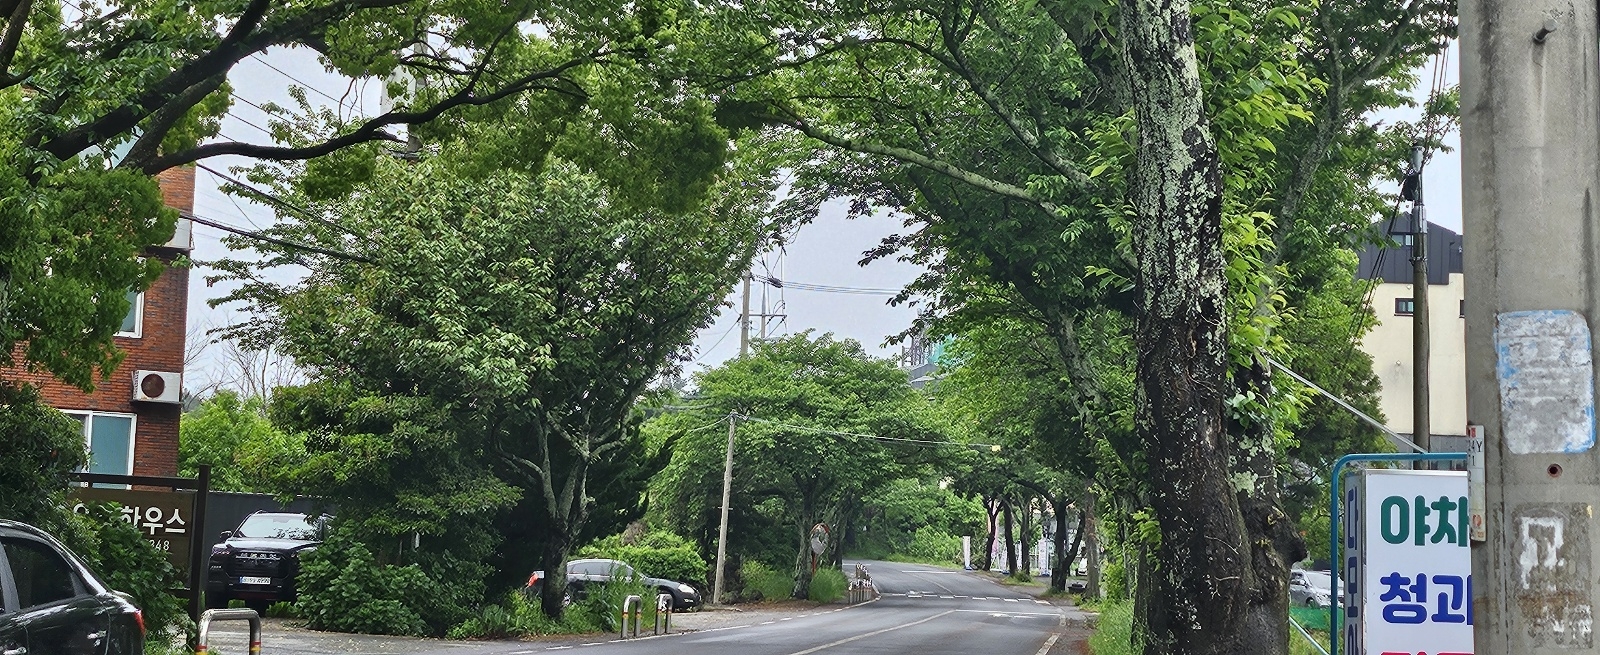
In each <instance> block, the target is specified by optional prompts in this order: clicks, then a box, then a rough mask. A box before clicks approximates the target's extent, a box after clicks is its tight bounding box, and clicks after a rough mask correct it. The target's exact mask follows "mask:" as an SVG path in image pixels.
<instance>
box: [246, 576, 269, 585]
mask: <svg viewBox="0 0 1600 655" xmlns="http://www.w3.org/2000/svg"><path fill="white" fill-rule="evenodd" d="M239 584H272V578H255V577H250V576H244V577H241V578H239Z"/></svg>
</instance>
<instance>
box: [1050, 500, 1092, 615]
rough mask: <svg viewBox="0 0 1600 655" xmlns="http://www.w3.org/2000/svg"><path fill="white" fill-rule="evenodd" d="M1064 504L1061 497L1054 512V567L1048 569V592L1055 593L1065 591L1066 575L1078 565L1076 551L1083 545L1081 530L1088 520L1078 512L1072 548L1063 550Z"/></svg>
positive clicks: (1064, 538) (1065, 529) (1064, 537)
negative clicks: (1076, 528)
mask: <svg viewBox="0 0 1600 655" xmlns="http://www.w3.org/2000/svg"><path fill="white" fill-rule="evenodd" d="M1066 504H1067V503H1066V497H1065V496H1063V497H1062V499H1061V503H1060V504H1059V505H1057V507H1058V509H1057V510H1056V565H1055V568H1052V569H1050V590H1051V591H1054V592H1056V593H1061V592H1063V591H1066V590H1067V575H1068V574H1070V573H1072V567H1074V566H1076V565H1077V563H1078V549H1079V548H1080V547H1082V545H1083V528H1084V526H1085V525H1086V524H1087V522H1088V521H1087V519H1088V518H1089V515H1088V514H1085V513H1083V512H1081V511H1080V512H1078V530H1077V532H1074V533H1073V534H1072V547H1071V548H1063V547H1062V546H1065V545H1066V532H1067V513H1066V511H1065V507H1066Z"/></svg>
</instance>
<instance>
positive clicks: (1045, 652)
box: [1035, 632, 1061, 655]
mask: <svg viewBox="0 0 1600 655" xmlns="http://www.w3.org/2000/svg"><path fill="white" fill-rule="evenodd" d="M1060 638H1061V633H1059V632H1056V633H1053V634H1051V635H1050V638H1049V639H1046V640H1044V645H1043V646H1040V647H1039V652H1038V653H1035V655H1049V653H1050V647H1051V646H1054V645H1056V640H1057V639H1060Z"/></svg>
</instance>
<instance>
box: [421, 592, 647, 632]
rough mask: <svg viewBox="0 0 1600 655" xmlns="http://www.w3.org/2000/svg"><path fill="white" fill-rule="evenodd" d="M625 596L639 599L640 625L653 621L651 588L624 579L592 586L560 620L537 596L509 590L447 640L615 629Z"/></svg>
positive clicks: (455, 628) (619, 623) (460, 626)
mask: <svg viewBox="0 0 1600 655" xmlns="http://www.w3.org/2000/svg"><path fill="white" fill-rule="evenodd" d="M629 595H637V596H639V598H640V600H641V601H642V603H641V605H640V609H641V610H643V611H642V614H641V618H640V621H641V625H645V626H648V625H653V624H654V623H655V620H656V605H655V590H653V589H649V588H646V587H645V586H644V585H641V584H635V583H625V582H613V583H610V584H602V585H592V586H590V587H589V588H588V594H586V595H585V596H584V598H583V600H581V601H579V602H577V603H576V604H573V605H570V606H568V607H567V611H566V612H565V614H564V616H562V618H561V620H560V621H555V620H553V619H551V618H550V617H547V616H545V615H544V612H542V611H541V610H540V609H539V600H538V598H537V597H534V596H530V595H525V594H523V593H521V592H517V591H513V592H511V593H510V594H508V595H507V596H506V599H505V601H504V602H502V603H500V604H496V605H487V606H485V607H484V608H483V609H482V610H481V611H480V612H479V613H478V615H477V616H474V617H472V618H469V619H467V620H465V621H462V622H461V623H459V624H457V625H456V626H455V627H452V628H450V631H449V632H448V633H447V636H449V637H450V638H451V639H502V638H506V637H527V636H534V635H550V634H577V633H592V632H616V631H618V630H620V629H621V627H622V603H623V600H624V599H626V598H627V597H628V596H629Z"/></svg>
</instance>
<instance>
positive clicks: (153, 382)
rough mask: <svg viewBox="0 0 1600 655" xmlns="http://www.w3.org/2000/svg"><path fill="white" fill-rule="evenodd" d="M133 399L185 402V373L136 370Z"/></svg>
mask: <svg viewBox="0 0 1600 655" xmlns="http://www.w3.org/2000/svg"><path fill="white" fill-rule="evenodd" d="M133 399H134V400H138V401H142V402H147V403H171V404H174V405H176V404H178V403H180V402H183V374H182V373H167V372H164V371H134V372H133Z"/></svg>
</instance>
